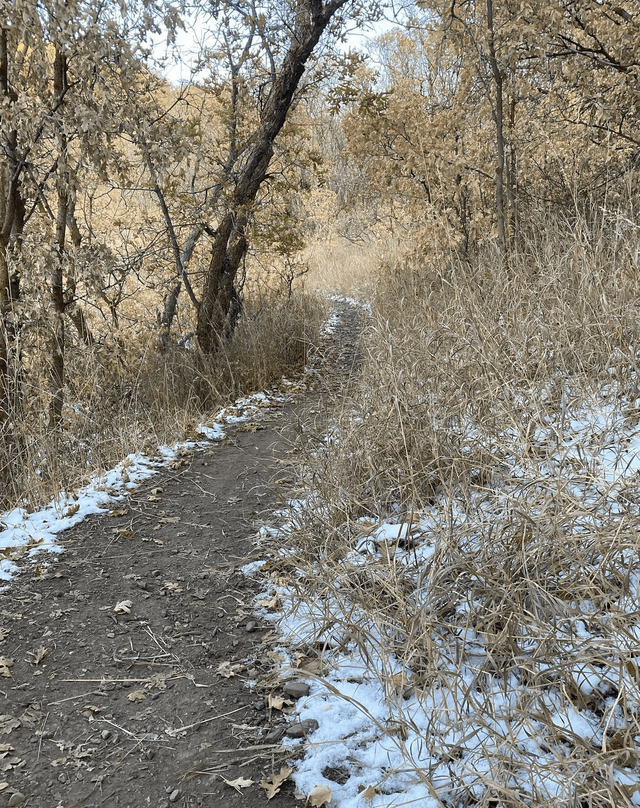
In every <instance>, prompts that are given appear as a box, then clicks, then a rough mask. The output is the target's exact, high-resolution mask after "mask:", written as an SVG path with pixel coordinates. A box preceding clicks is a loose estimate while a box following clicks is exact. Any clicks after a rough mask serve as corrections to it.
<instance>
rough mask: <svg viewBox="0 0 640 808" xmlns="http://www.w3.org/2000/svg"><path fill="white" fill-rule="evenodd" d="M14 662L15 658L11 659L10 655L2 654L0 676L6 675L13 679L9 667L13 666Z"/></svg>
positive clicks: (6, 677)
mask: <svg viewBox="0 0 640 808" xmlns="http://www.w3.org/2000/svg"><path fill="white" fill-rule="evenodd" d="M14 662H15V660H13V659H9V657H6V656H0V676H4V678H5V679H11V671H10V670H9V668H11V667H13V663H14Z"/></svg>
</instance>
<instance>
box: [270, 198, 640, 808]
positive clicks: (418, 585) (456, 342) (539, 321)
mask: <svg viewBox="0 0 640 808" xmlns="http://www.w3.org/2000/svg"><path fill="white" fill-rule="evenodd" d="M384 269H385V270H386V271H384V272H383V271H379V272H378V273H377V278H378V279H379V280H378V282H377V288H376V289H375V292H374V294H373V299H372V301H371V303H372V311H373V314H372V320H371V324H370V326H369V327H368V328H367V329H366V331H365V332H364V333H363V335H362V339H361V351H362V354H363V357H364V361H363V365H362V367H361V368H360V370H359V372H358V374H357V375H354V378H353V379H352V380H351V385H350V390H349V394H348V395H344V393H343V394H342V395H341V398H340V400H337V401H336V402H335V413H336V414H335V421H334V423H333V425H332V427H331V429H330V431H329V432H328V434H327V436H326V437H325V440H324V442H323V444H322V445H321V446H320V447H318V446H317V445H315V446H314V447H312V449H311V450H309V452H308V453H307V455H306V456H305V457H303V458H302V459H301V461H300V465H299V477H298V483H299V491H298V493H297V495H296V498H295V500H294V501H292V503H291V505H290V508H289V512H288V522H287V525H286V527H285V528H283V530H281V531H280V532H279V533H277V534H276V536H275V540H274V541H275V544H276V545H277V546H276V547H274V551H273V554H272V560H271V561H270V563H269V565H268V566H267V567H266V568H265V569H267V570H269V571H270V574H271V581H272V586H273V588H274V589H275V590H277V592H278V593H279V597H280V601H279V603H280V608H281V610H282V614H281V617H280V618H279V619H280V624H281V628H282V630H283V632H284V635H285V636H286V635H287V633H289V635H290V643H291V646H292V657H291V660H292V662H291V664H292V666H293V667H296V664H297V663H296V662H295V659H296V649H297V651H299V649H300V648H302V649H305V648H306V649H309V648H315V649H320V654H321V657H322V666H320V668H318V667H316V673H317V671H318V670H321V675H320V678H319V679H317V677H316V681H319V682H321V683H322V685H323V687H322V688H320V689H315V690H313V691H312V697H313V698H312V699H311V700H309V702H308V703H305V704H303V705H301V706H299V710H300V715H301V716H302V717H303V718H304V717H305V716H307V715H313V716H316V715H317V714H318V713H317V712H316V713H311V712H309V710H311V709H312V707H311V702H312V701H313V700H314V699H315V702H316V703H317V702H318V700H320V701H323V700H324V701H326V702H331V701H332V700H333V701H334V702H335V701H336V700H337V701H340V699H342V700H343V703H345V704H346V703H348V706H349V708H350V709H351V708H353V706H354V705H355V706H357V707H358V708H359V709H360V712H361V714H362V717H363V721H364V726H365V728H364V729H363V730H362V731H360V730H358V731H354V732H352V733H351V735H350V736H349V737H347V736H346V734H344V735H341V734H340V727H339V722H338V721H337V717H336V716H337V713H338V709H339V708H335V709H334V712H333V713H332V716H333V717H332V719H331V720H332V722H333V723H332V732H333V741H334V743H333V748H334V752H335V754H334V755H333V757H334V758H335V759H336V760H337V759H340V761H342V764H343V765H342V768H343V769H344V770H345V774H344V778H343V779H342V780H341V781H340V783H341V784H340V785H336V783H335V782H327V783H326V785H327V786H330V787H331V788H332V789H333V794H334V796H335V797H336V798H337V799H338V804H341V805H351V804H352V803H351V802H350V801H349V800H350V799H353V800H354V802H353V804H354V805H355V804H356V803H357V799H359V796H358V795H362V794H363V792H364V796H366V797H367V799H369V803H368V804H371V805H374V806H383V805H384V806H387V805H405V804H413V805H421V806H429V807H430V808H431V806H445V805H446V806H470V805H478V806H486V808H489V806H493V807H494V808H495V807H497V806H532V805H541V804H547V805H552V806H580V807H581V808H582V806H584V807H585V808H586V806H614V805H615V806H622V805H634V804H640V774H639V771H640V751H639V750H640V691H639V686H640V654H639V652H638V642H639V640H640V620H639V618H638V615H639V613H640V575H639V571H640V540H639V539H638V536H640V488H639V486H638V474H639V473H640V454H639V450H640V426H639V421H640V411H639V409H638V408H639V405H640V389H639V376H638V360H639V354H638V351H639V348H640V308H639V305H640V272H639V270H640V251H639V248H638V228H637V226H636V225H635V224H634V223H633V222H632V220H631V219H630V218H629V217H625V216H621V215H613V214H606V213H605V214H602V215H601V216H600V218H599V219H598V220H597V221H592V222H590V223H587V222H586V221H584V220H582V219H578V220H577V221H576V220H574V221H571V222H569V221H562V220H559V219H555V220H549V219H544V220H542V219H541V221H539V222H536V223H535V226H534V225H533V224H532V226H531V227H530V228H529V231H528V234H527V235H526V236H524V237H523V241H522V244H521V246H520V248H519V249H518V250H514V252H513V253H512V254H511V257H510V260H509V262H508V264H507V263H505V261H503V260H502V258H501V256H500V255H499V253H498V252H497V251H494V250H493V249H492V248H491V247H490V246H488V247H486V248H483V249H482V250H481V251H480V254H479V255H478V256H477V257H476V258H474V259H473V260H462V259H460V258H458V257H456V256H455V255H452V254H451V252H450V251H447V250H446V249H443V250H442V251H441V252H440V253H439V254H438V253H437V252H435V251H434V252H432V254H431V255H429V256H427V257H425V256H422V255H421V256H417V255H416V256H409V257H403V258H399V259H398V260H397V261H396V262H395V263H394V264H388V265H387V266H386V267H385V268H384ZM263 539H264V537H263ZM265 540H266V541H268V539H265ZM283 541H284V543H285V546H286V547H289V548H291V550H290V551H288V550H286V551H285V550H282V544H283ZM299 656H300V654H299V653H298V657H299ZM345 670H348V671H350V673H349V674H347V673H344V671H345ZM354 670H356V673H358V671H359V673H358V675H355V674H354ZM341 671H342V673H341ZM354 682H356V683H357V682H359V684H353V683H354ZM348 683H351V684H348ZM371 683H375V686H376V687H377V689H378V690H377V692H378V694H379V699H380V700H381V701H382V702H383V703H384V705H385V707H384V710H383V711H382V713H381V715H382V716H383V717H382V718H380V717H378V718H376V717H375V716H374V715H373V713H372V708H371V707H370V704H371V702H368V701H366V700H365V698H364V695H363V696H362V697H360V696H359V694H361V693H362V694H364V693H365V690H366V687H369V686H370V685H371ZM365 685H366V687H365ZM374 701H375V700H374ZM324 709H325V710H328V709H329V707H328V706H326V707H325V708H324ZM305 711H306V712H305ZM385 711H386V712H385ZM376 744H378V747H376ZM310 746H311V747H312V751H307V757H306V761H307V762H306V763H305V762H302V763H300V765H299V777H300V778H302V780H301V781H298V785H299V786H301V790H302V791H304V790H305V788H307V791H308V789H309V787H312V786H313V785H314V783H315V785H318V781H317V780H309V782H305V781H304V776H305V775H304V772H305V770H309V771H312V769H313V765H312V764H311V763H309V760H310V759H311V758H312V757H313V755H314V754H315V755H316V756H320V755H321V754H322V748H323V746H322V743H319V744H318V745H317V746H316V747H315V748H314V745H313V743H312V744H311V745H310ZM374 748H378V749H379V750H382V752H381V754H382V757H384V758H385V760H386V764H385V765H383V766H382V768H380V769H378V770H377V771H378V779H377V780H376V781H375V782H372V781H371V779H366V778H367V777H369V778H370V777H371V772H372V769H371V768H369V769H366V770H365V771H364V774H363V763H362V761H364V760H365V759H367V760H373V759H374V758H375V757H376V756H375V754H374V752H373V751H372V750H374ZM335 750H337V751H335ZM336 765H337V764H336ZM374 771H375V767H374ZM316 774H317V772H316ZM310 776H311V775H310ZM313 776H316V775H315V774H314V775H313ZM363 778H364V779H363ZM350 783H351V784H352V785H351V786H350V785H349V784H350ZM349 788H351V791H349ZM329 793H331V792H329ZM340 795H342V796H340ZM340 799H342V802H341V801H340Z"/></svg>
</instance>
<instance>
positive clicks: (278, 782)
mask: <svg viewBox="0 0 640 808" xmlns="http://www.w3.org/2000/svg"><path fill="white" fill-rule="evenodd" d="M292 772H293V769H290V768H289V767H288V766H283V767H282V768H281V769H280V771H279V772H278V774H276V773H275V772H272V774H271V777H270V779H269V780H262V781H261V783H260V788H264V790H265V791H266V792H267V799H268V800H272V799H273V798H274V797H275V796H276V794H278V792H279V791H280V788H281V787H282V784H283V783H284V782H285V781H286V780H288V779H289V777H291V774H292Z"/></svg>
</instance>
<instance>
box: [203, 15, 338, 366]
mask: <svg viewBox="0 0 640 808" xmlns="http://www.w3.org/2000/svg"><path fill="white" fill-rule="evenodd" d="M346 2H347V0H331V1H330V2H328V3H321V2H319V1H318V0H298V2H296V3H295V12H294V13H295V23H294V25H293V31H292V36H291V41H290V45H289V50H288V51H287V54H286V56H285V58H284V60H283V62H282V65H281V66H280V67H279V68H277V70H276V73H275V76H274V79H273V83H272V85H271V91H270V93H269V96H268V98H267V101H266V103H265V105H264V107H263V109H262V112H261V114H260V126H259V129H258V130H257V132H256V134H255V138H254V139H253V146H252V148H251V150H250V151H249V154H248V155H247V159H246V161H245V163H244V165H243V167H242V169H241V171H240V173H239V175H238V180H237V184H236V186H235V189H234V191H233V194H232V195H231V198H230V199H229V203H228V206H227V209H226V211H225V213H224V214H223V216H222V220H221V222H220V224H219V226H218V228H217V231H216V234H215V237H214V239H213V244H212V247H211V258H210V261H209V267H208V269H207V273H206V276H205V281H204V286H203V289H202V299H201V301H200V305H199V307H198V321H197V325H196V334H197V337H198V343H199V345H200V349H201V350H202V351H203V352H204V353H214V352H215V351H216V350H217V349H218V347H219V346H220V345H221V343H222V342H224V341H225V340H226V339H228V338H229V336H230V335H231V334H232V333H233V329H234V327H235V322H236V320H237V317H238V313H239V299H238V293H237V290H236V288H235V279H236V275H237V273H238V269H239V267H240V265H241V263H242V259H243V258H244V256H245V254H246V251H247V239H246V229H247V224H248V222H249V216H250V211H251V208H252V206H253V204H254V202H255V199H256V196H257V194H258V191H259V189H260V186H261V185H262V183H263V182H264V180H265V178H266V176H267V171H268V169H269V164H270V162H271V158H272V157H273V151H274V141H275V139H276V137H277V136H278V134H279V132H280V130H281V129H282V127H283V126H284V123H285V121H286V119H287V114H288V112H289V109H290V107H291V104H292V101H293V98H294V95H295V92H296V90H297V89H298V85H299V83H300V79H301V78H302V75H303V73H304V70H305V67H306V64H307V61H308V59H309V57H310V56H311V54H312V53H313V50H314V48H315V46H316V45H317V44H318V41H319V39H320V37H321V36H322V33H323V31H324V30H325V29H326V28H327V26H328V25H329V23H330V21H331V19H332V17H333V16H334V15H335V14H336V12H337V11H338V10H339V9H340V8H341V7H342V6H343V5H345V3H346Z"/></svg>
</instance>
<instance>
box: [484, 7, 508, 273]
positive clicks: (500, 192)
mask: <svg viewBox="0 0 640 808" xmlns="http://www.w3.org/2000/svg"><path fill="white" fill-rule="evenodd" d="M487 28H488V31H489V65H490V66H491V74H492V76H493V82H494V85H495V105H494V109H493V117H494V122H495V125H496V179H495V183H496V218H497V220H498V241H499V243H500V250H501V252H502V254H503V256H504V257H505V258H506V257H507V231H506V226H505V210H504V208H505V206H504V197H505V189H504V180H505V145H504V129H503V123H504V100H503V87H502V73H501V72H500V66H499V65H498V60H497V58H496V48H495V40H494V27H493V0H487Z"/></svg>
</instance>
